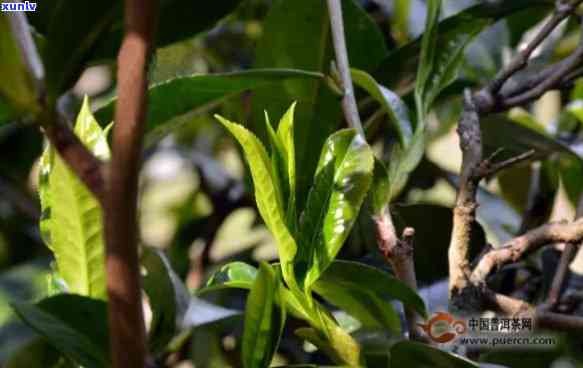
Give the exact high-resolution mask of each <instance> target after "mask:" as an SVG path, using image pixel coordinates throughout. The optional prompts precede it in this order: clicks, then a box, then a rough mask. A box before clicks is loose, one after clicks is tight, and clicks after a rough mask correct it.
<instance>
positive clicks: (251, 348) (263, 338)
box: [241, 263, 285, 368]
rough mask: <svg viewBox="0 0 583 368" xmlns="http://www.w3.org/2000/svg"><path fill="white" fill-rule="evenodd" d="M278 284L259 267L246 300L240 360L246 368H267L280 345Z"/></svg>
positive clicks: (282, 315)
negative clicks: (277, 303) (277, 305)
mask: <svg viewBox="0 0 583 368" xmlns="http://www.w3.org/2000/svg"><path fill="white" fill-rule="evenodd" d="M279 288H280V283H279V280H278V276H277V274H276V272H275V271H274V270H273V268H271V267H270V266H269V265H268V264H266V263H262V264H261V265H260V267H259V273H258V275H257V279H256V280H255V282H254V283H253V287H252V288H251V291H250V292H249V296H248V297H247V304H246V307H245V329H244V331H243V342H242V348H241V349H242V352H241V354H242V356H241V359H242V361H243V367H245V368H267V367H269V364H270V363H271V360H272V358H273V354H274V353H275V351H276V350H277V346H278V345H279V339H280V336H281V333H282V331H283V326H284V324H285V309H283V308H282V309H280V308H277V307H276V305H275V300H276V299H277V298H278V294H279Z"/></svg>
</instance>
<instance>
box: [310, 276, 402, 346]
mask: <svg viewBox="0 0 583 368" xmlns="http://www.w3.org/2000/svg"><path fill="white" fill-rule="evenodd" d="M327 272H328V271H327ZM327 272H326V273H327ZM346 272H349V270H346ZM379 281H380V280H375V282H379ZM367 285H368V284H367ZM314 291H315V292H316V293H318V294H319V295H321V296H322V297H323V298H324V299H325V300H326V301H327V302H328V303H330V304H332V305H335V306H336V307H338V308H341V309H342V310H344V311H345V312H346V313H348V314H350V315H351V316H353V317H354V318H356V319H358V320H359V321H360V323H362V325H363V326H364V327H371V328H382V329H385V330H388V331H391V332H392V333H393V334H394V335H395V336H399V335H400V333H401V320H400V318H399V314H398V313H397V312H396V311H395V308H394V307H393V306H392V305H391V303H389V302H388V301H386V300H383V299H381V298H379V297H378V296H377V295H376V294H375V293H374V292H371V291H370V290H368V287H363V286H362V284H361V285H360V286H358V287H354V285H347V284H342V283H336V282H329V281H327V280H323V278H321V279H320V280H318V281H317V282H316V284H315V286H314Z"/></svg>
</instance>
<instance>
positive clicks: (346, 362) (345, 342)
mask: <svg viewBox="0 0 583 368" xmlns="http://www.w3.org/2000/svg"><path fill="white" fill-rule="evenodd" d="M295 334H296V335H298V336H299V337H301V338H303V339H305V340H307V341H309V342H311V343H312V344H314V345H315V346H316V347H318V349H320V350H322V352H324V353H325V354H326V355H327V356H328V357H329V358H330V359H332V360H333V361H334V362H335V363H336V364H339V365H341V366H343V367H346V366H348V367H362V366H363V365H362V361H361V354H360V347H359V346H358V344H357V343H356V341H354V339H353V338H352V337H351V336H350V335H349V334H348V333H347V332H346V331H344V330H343V329H342V328H340V326H338V325H337V324H336V323H330V324H329V325H328V326H327V330H326V334H323V333H322V332H320V331H318V330H316V329H315V328H311V327H302V328H298V329H297V330H296V331H295Z"/></svg>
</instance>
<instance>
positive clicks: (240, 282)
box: [198, 262, 310, 321]
mask: <svg viewBox="0 0 583 368" xmlns="http://www.w3.org/2000/svg"><path fill="white" fill-rule="evenodd" d="M273 267H276V268H277V267H279V265H277V264H274V265H273ZM256 277H257V269H256V268H255V267H253V266H250V265H248V264H246V263H243V262H232V263H229V264H227V265H225V266H223V267H221V268H220V269H219V270H218V271H217V272H215V273H214V274H213V275H212V276H211V277H210V278H209V280H208V282H207V284H206V285H205V287H204V288H202V289H201V290H199V291H198V293H199V294H203V293H206V292H209V291H214V290H221V289H226V288H237V289H247V290H249V289H251V287H252V286H253V282H254V281H255V278H256ZM299 295H302V294H299ZM299 295H298V294H294V293H292V292H291V291H289V290H288V289H286V288H283V287H282V288H281V297H282V300H283V301H284V303H285V308H286V310H287V311H288V312H289V313H290V314H292V315H293V316H294V317H296V318H299V319H303V320H306V321H309V320H310V317H309V315H308V313H307V312H306V308H305V306H306V304H307V303H306V301H305V300H304V299H305V298H304V299H299Z"/></svg>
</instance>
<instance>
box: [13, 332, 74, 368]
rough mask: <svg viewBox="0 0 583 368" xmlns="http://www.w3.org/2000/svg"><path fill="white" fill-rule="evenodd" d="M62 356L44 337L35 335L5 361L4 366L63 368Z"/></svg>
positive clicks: (16, 367)
mask: <svg viewBox="0 0 583 368" xmlns="http://www.w3.org/2000/svg"><path fill="white" fill-rule="evenodd" d="M62 360H64V359H63V357H62V355H61V354H60V353H59V351H58V350H56V349H55V348H53V347H52V346H51V345H50V344H49V343H48V342H47V341H46V340H45V339H43V338H40V337H36V338H33V339H32V340H29V341H28V342H27V343H26V344H24V345H22V346H21V347H20V349H18V350H17V351H16V352H15V353H14V354H12V355H11V356H10V358H9V359H8V361H7V362H5V365H4V367H5V368H58V367H60V368H64V367H65V365H64V364H62V363H64V362H62Z"/></svg>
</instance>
